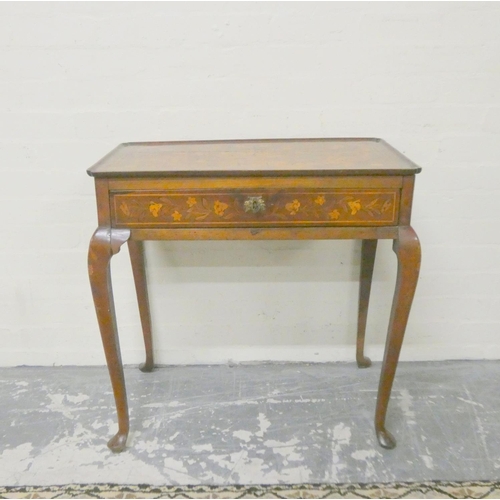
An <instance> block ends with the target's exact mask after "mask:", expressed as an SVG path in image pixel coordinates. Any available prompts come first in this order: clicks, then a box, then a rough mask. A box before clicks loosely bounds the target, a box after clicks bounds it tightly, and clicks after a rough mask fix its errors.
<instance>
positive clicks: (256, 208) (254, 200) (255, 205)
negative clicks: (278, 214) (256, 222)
mask: <svg viewBox="0 0 500 500" xmlns="http://www.w3.org/2000/svg"><path fill="white" fill-rule="evenodd" d="M243 206H244V207H245V212H252V213H254V214H256V213H258V212H263V211H264V210H265V209H266V202H265V201H264V200H263V199H262V196H249V197H248V199H247V200H246V201H245V203H244V204H243Z"/></svg>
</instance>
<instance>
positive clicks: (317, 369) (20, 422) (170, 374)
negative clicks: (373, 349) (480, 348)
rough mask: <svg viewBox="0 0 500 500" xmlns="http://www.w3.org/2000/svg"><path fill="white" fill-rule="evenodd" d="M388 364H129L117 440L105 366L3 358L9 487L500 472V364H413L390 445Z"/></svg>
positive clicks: (396, 399)
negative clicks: (10, 364) (16, 362)
mask: <svg viewBox="0 0 500 500" xmlns="http://www.w3.org/2000/svg"><path fill="white" fill-rule="evenodd" d="M379 371H380V365H375V366H374V367H372V368H370V369H367V370H359V369H357V368H356V366H355V365H354V364H316V365H314V364H311V365H306V364H278V365H273V364H269V365H253V366H252V365H243V366H234V367H229V366H191V367H165V368H160V369H158V370H157V371H155V372H154V373H152V374H144V373H141V372H140V371H139V370H137V369H136V368H135V367H129V368H127V369H126V374H125V375H126V379H127V383H128V391H129V402H130V410H131V427H132V431H131V436H130V439H129V448H128V450H127V451H126V452H124V453H122V454H119V455H113V454H112V453H111V452H110V451H109V450H108V449H107V447H106V441H107V439H108V438H109V437H110V436H111V435H112V433H114V432H115V429H116V424H115V413H114V406H113V401H112V394H111V390H110V385H109V381H108V375H107V370H106V369H105V368H78V367H65V368H28V367H22V368H2V369H0V398H1V399H0V401H1V402H2V404H1V405H0V436H1V449H0V484H1V485H11V486H14V485H48V484H65V483H82V482H83V483H91V482H115V483H129V484H133V483H149V484H200V483H201V484H245V483H246V484H269V483H301V482H313V483H319V482H329V483H333V482H372V481H373V482H377V481H384V482H385V481H420V480H432V479H441V480H479V479H490V480H491V479H499V478H500V389H499V388H500V363H499V362H492V361H460V362H445V363H436V362H432V363H401V364H400V367H399V371H398V374H397V376H396V382H395V387H394V392H393V399H392V403H391V405H390V407H389V417H388V428H389V429H390V430H391V431H392V432H393V434H395V436H396V437H397V439H398V447H397V448H396V449H395V450H392V451H387V450H383V449H382V448H380V447H379V446H378V445H377V443H376V440H375V436H374V432H373V425H372V421H373V412H374V407H375V397H376V389H377V383H378V375H379Z"/></svg>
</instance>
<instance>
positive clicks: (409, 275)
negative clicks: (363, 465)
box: [375, 226, 421, 449]
mask: <svg viewBox="0 0 500 500" xmlns="http://www.w3.org/2000/svg"><path fill="white" fill-rule="evenodd" d="M393 249H394V252H395V253H396V255H397V257H398V275H397V281H396V291H395V293H394V300H393V303H392V310H391V318H390V320H389V330H388V333H387V340H386V344H385V353H384V360H383V362H382V371H381V374H380V384H379V388H378V397H377V408H376V411H375V431H376V433H377V438H378V441H379V443H380V445H381V446H383V447H384V448H388V449H392V448H394V447H395V446H396V440H395V439H394V436H392V434H391V433H390V432H389V431H387V430H386V428H385V416H386V414H387V406H388V404H389V398H390V396H391V390H392V383H393V381H394V375H395V374H396V368H397V365H398V360H399V353H400V352H401V346H402V344H403V337H404V334H405V330H406V324H407V322H408V316H409V314H410V308H411V304H412V302H413V296H414V295H415V289H416V288H417V280H418V274H419V272H420V254H421V252H420V242H419V240H418V237H417V234H416V233H415V231H414V230H413V228H412V227H411V226H401V227H400V228H399V235H398V238H397V239H396V240H394V244H393Z"/></svg>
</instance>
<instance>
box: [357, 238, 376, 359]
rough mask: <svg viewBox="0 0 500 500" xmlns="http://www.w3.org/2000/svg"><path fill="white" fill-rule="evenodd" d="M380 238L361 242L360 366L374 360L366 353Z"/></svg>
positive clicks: (358, 336) (358, 356)
mask: <svg viewBox="0 0 500 500" xmlns="http://www.w3.org/2000/svg"><path fill="white" fill-rule="evenodd" d="M377 242H378V240H362V242H361V273H360V278H359V312H358V335H357V338H356V362H357V363H358V366H359V368H368V367H369V366H370V365H371V364H372V362H371V360H370V358H367V357H366V356H365V355H364V348H365V331H366V320H367V318H368V303H369V301H370V291H371V288H372V276H373V265H374V264H375V253H376V251H377Z"/></svg>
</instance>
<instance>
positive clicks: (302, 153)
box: [88, 138, 420, 178]
mask: <svg viewBox="0 0 500 500" xmlns="http://www.w3.org/2000/svg"><path fill="white" fill-rule="evenodd" d="M419 171H420V167H418V166H417V165H415V164H414V163H413V162H412V161H410V160H409V159H408V158H406V157H405V156H403V155H402V154H401V153H399V152H398V151H396V150H395V149H394V148H392V147H391V146H389V145H388V144H387V143H386V142H385V141H383V140H381V139H375V138H367V139H281V140H280V139H274V140H250V141H199V142H135V143H134V142H130V143H125V144H121V145H120V146H118V147H117V148H116V149H114V150H113V151H112V152H111V153H109V154H108V155H107V156H105V157H104V158H103V159H102V160H101V161H99V162H98V163H96V164H95V165H94V166H93V167H91V168H90V169H89V170H88V173H89V174H90V175H93V176H95V177H115V178H116V177H147V176H154V177H168V176H176V175H181V174H182V175H189V176H195V177H204V176H210V177H214V176H227V175H244V176H248V175H250V174H253V175H259V176H262V175H282V176H289V175H327V176H331V175H367V174H368V175H414V174H416V173H418V172H419Z"/></svg>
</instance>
